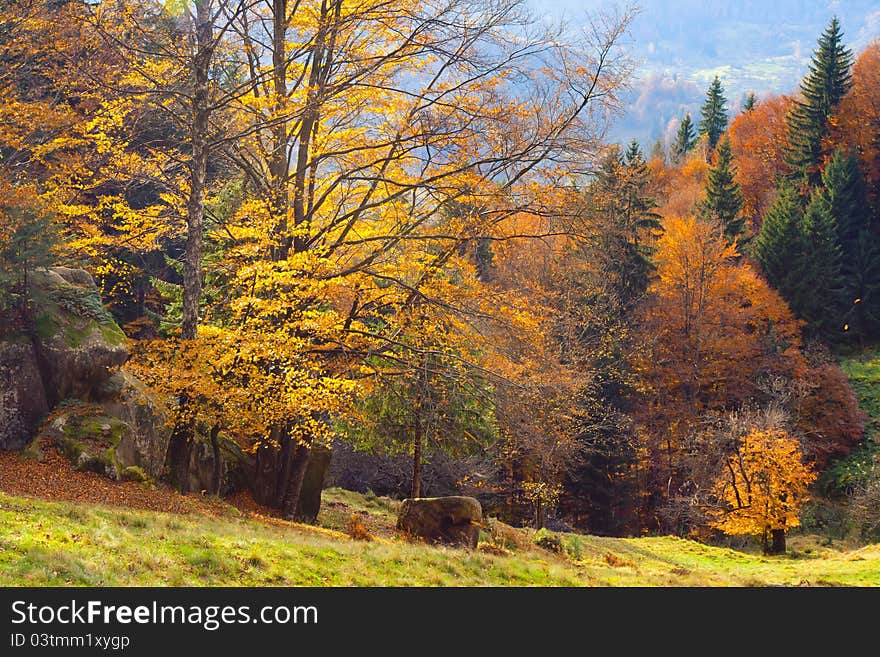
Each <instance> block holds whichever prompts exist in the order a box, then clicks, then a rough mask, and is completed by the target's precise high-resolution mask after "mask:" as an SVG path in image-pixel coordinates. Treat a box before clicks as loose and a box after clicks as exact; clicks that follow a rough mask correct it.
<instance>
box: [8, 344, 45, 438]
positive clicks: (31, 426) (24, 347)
mask: <svg viewBox="0 0 880 657" xmlns="http://www.w3.org/2000/svg"><path fill="white" fill-rule="evenodd" d="M48 412H49V404H48V403H47V401H46V393H45V390H44V389H43V380H42V378H41V376H40V368H39V365H38V363H37V354H36V351H35V350H34V345H33V344H32V343H31V341H30V340H27V339H18V340H14V341H8V342H0V450H7V451H11V450H17V449H21V448H22V447H24V446H25V445H27V444H28V443H29V442H30V440H31V438H32V437H33V435H34V432H35V431H36V429H37V427H38V426H39V424H40V422H41V421H42V419H43V417H44V416H45V415H46V413H48Z"/></svg>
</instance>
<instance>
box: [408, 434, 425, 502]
mask: <svg viewBox="0 0 880 657" xmlns="http://www.w3.org/2000/svg"><path fill="white" fill-rule="evenodd" d="M423 442H424V437H423V436H422V426H421V423H417V424H416V431H415V436H414V437H413V463H412V466H413V470H412V486H411V488H410V491H409V496H410V497H411V498H413V499H415V498H417V497H421V495H422V443H423Z"/></svg>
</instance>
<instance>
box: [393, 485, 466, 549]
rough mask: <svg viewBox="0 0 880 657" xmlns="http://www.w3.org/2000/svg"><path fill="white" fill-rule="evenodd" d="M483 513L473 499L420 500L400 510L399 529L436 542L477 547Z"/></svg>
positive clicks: (457, 497)
mask: <svg viewBox="0 0 880 657" xmlns="http://www.w3.org/2000/svg"><path fill="white" fill-rule="evenodd" d="M482 519H483V510H482V508H481V507H480V502H479V501H478V500H476V499H475V498H473V497H464V496H452V497H420V498H415V499H406V500H404V501H403V504H402V505H401V507H400V514H399V516H398V518H397V528H398V529H400V530H402V531H405V532H407V533H409V534H412V535H414V536H419V537H421V538H424V539H427V540H429V541H431V542H435V543H448V544H452V545H459V546H462V547H468V548H472V549H473V548H476V547H477V540H478V539H479V536H480V527H479V525H480V522H481V521H482Z"/></svg>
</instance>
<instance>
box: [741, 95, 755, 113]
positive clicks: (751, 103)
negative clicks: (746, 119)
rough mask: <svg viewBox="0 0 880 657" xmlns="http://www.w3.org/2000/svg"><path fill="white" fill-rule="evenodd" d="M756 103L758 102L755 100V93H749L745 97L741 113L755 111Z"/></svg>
mask: <svg viewBox="0 0 880 657" xmlns="http://www.w3.org/2000/svg"><path fill="white" fill-rule="evenodd" d="M757 102H758V99H757V98H755V92H754V91H750V92H749V95H748V96H746V102H745V103H743V111H744V112H751V111H752V110H753V109H755V104H756V103H757Z"/></svg>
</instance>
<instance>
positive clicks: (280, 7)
mask: <svg viewBox="0 0 880 657" xmlns="http://www.w3.org/2000/svg"><path fill="white" fill-rule="evenodd" d="M287 25H288V21H287V0H273V2H272V87H273V89H272V91H273V93H274V94H275V99H274V105H275V114H276V117H275V124H274V126H273V128H272V153H271V155H270V156H269V197H270V201H271V204H272V212H273V213H275V216H276V217H277V221H278V223H277V228H276V232H277V237H278V239H279V244H278V249H277V251H276V252H275V253H274V254H273V257H274V259H275V260H286V259H287V256H288V254H289V250H290V236H289V235H288V234H287V233H288V221H287V210H288V207H289V190H288V189H287V182H288V178H289V167H290V163H289V157H290V156H289V153H288V150H289V147H290V131H289V129H288V121H287V120H286V119H282V118H281V117H283V116H284V111H285V106H286V105H287V64H288V62H287V51H286V40H287Z"/></svg>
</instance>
